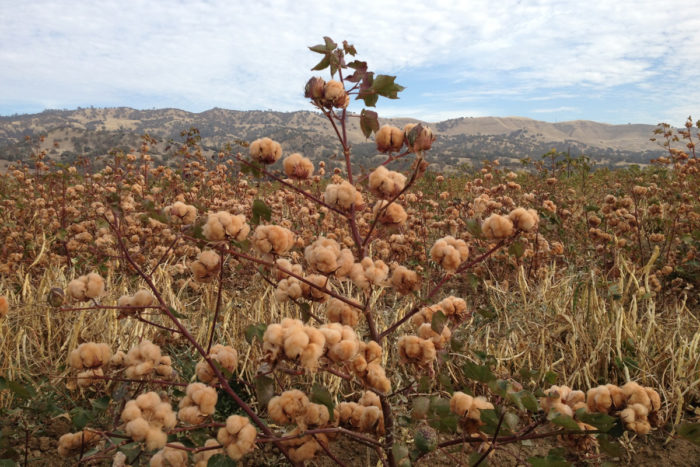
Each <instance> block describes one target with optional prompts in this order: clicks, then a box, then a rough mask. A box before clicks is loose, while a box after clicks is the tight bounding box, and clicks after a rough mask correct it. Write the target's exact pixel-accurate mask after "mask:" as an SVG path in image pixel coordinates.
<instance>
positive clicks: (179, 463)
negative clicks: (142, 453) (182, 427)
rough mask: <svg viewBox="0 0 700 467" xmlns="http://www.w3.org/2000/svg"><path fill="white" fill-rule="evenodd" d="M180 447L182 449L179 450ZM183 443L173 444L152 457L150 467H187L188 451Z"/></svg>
mask: <svg viewBox="0 0 700 467" xmlns="http://www.w3.org/2000/svg"><path fill="white" fill-rule="evenodd" d="M175 446H179V447H180V448H182V449H178V448H176V447H175ZM184 447H185V445H184V444H182V443H172V444H171V446H165V447H164V448H163V449H161V450H160V451H158V452H157V453H155V454H154V455H153V457H151V461H150V462H149V464H148V465H149V466H150V467H187V460H188V459H187V451H186V450H185V449H184Z"/></svg>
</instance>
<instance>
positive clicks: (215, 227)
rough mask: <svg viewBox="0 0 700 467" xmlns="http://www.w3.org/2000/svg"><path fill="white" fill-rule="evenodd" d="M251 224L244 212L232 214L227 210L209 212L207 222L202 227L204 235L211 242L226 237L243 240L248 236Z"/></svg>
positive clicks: (222, 239)
mask: <svg viewBox="0 0 700 467" xmlns="http://www.w3.org/2000/svg"><path fill="white" fill-rule="evenodd" d="M249 233H250V226H249V225H248V224H247V223H246V218H245V216H244V215H243V214H238V215H235V216H234V215H232V214H231V213H229V212H227V211H219V212H216V213H209V215H208V216H207V222H206V223H205V224H204V227H203V228H202V235H204V238H206V239H207V240H209V241H211V242H218V241H224V240H226V239H231V240H235V241H237V242H242V241H243V240H245V239H246V238H247V237H248V234H249Z"/></svg>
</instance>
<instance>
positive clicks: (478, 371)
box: [462, 362, 496, 383]
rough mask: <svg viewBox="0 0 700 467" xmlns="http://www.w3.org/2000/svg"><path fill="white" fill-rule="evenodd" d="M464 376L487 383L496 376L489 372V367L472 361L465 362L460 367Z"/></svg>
mask: <svg viewBox="0 0 700 467" xmlns="http://www.w3.org/2000/svg"><path fill="white" fill-rule="evenodd" d="M462 371H464V376H466V377H467V378H469V379H472V380H474V381H479V382H481V383H488V382H489V381H493V380H495V379H496V376H495V375H494V374H493V372H491V369H490V368H489V367H488V366H486V365H478V364H476V363H473V362H466V363H465V364H464V366H463V367H462Z"/></svg>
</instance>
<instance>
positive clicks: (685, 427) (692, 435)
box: [676, 422, 700, 445]
mask: <svg viewBox="0 0 700 467" xmlns="http://www.w3.org/2000/svg"><path fill="white" fill-rule="evenodd" d="M676 431H677V432H678V434H679V435H680V436H681V437H683V438H685V439H687V440H688V441H690V442H692V443H695V444H698V445H700V423H689V422H686V423H681V424H680V425H678V426H676Z"/></svg>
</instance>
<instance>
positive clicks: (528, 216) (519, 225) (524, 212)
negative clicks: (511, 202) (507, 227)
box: [508, 208, 540, 232]
mask: <svg viewBox="0 0 700 467" xmlns="http://www.w3.org/2000/svg"><path fill="white" fill-rule="evenodd" d="M508 218H509V219H510V220H511V221H513V226H514V227H515V228H516V229H520V230H522V231H524V232H532V231H533V230H535V229H537V225H538V224H539V222H540V218H539V215H538V214H537V211H535V210H534V209H525V208H515V209H513V210H512V211H511V212H510V214H508Z"/></svg>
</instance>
